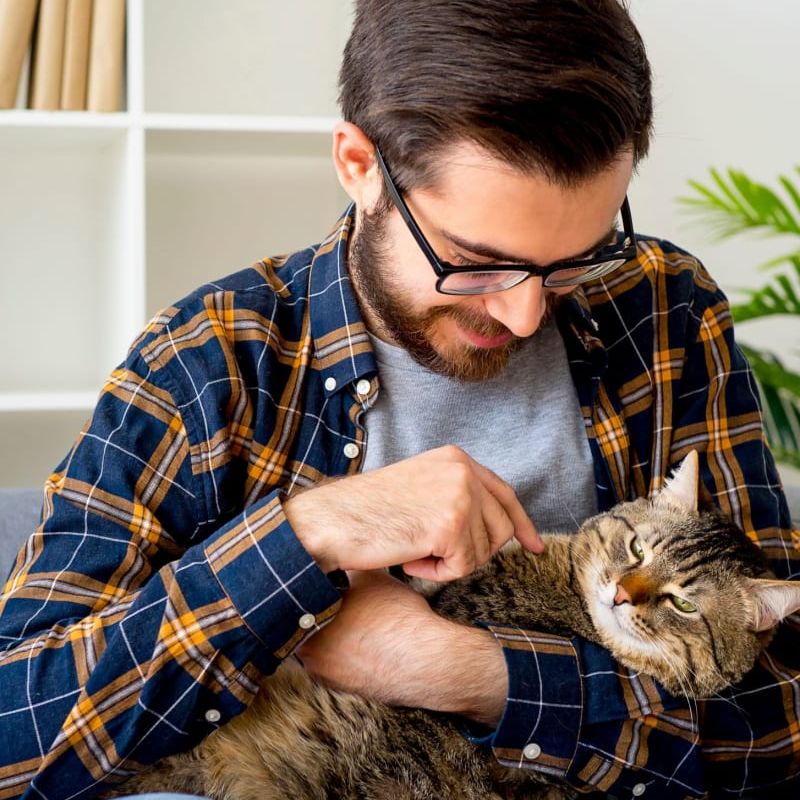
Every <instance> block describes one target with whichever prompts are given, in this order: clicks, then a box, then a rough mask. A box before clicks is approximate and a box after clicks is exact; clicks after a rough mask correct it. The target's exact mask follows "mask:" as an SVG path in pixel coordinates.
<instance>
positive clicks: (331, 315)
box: [0, 214, 800, 798]
mask: <svg viewBox="0 0 800 800" xmlns="http://www.w3.org/2000/svg"><path fill="white" fill-rule="evenodd" d="M351 224H352V217H351V216H350V215H349V214H348V215H345V216H344V217H343V218H342V220H341V221H340V222H339V223H338V225H337V227H336V228H335V230H334V231H333V232H332V234H331V235H330V236H329V237H328V238H327V239H326V240H325V241H324V242H322V244H320V245H318V246H316V247H312V248H309V249H307V250H304V251H302V252H299V253H296V254H294V255H293V256H291V257H288V258H285V257H282V258H273V259H265V260H264V261H261V262H259V263H257V264H255V265H254V266H253V267H252V268H250V269H245V270H243V271H241V272H239V273H237V274H235V275H232V276H230V277H228V278H226V279H225V280H223V281H221V282H219V283H212V284H209V285H207V286H205V287H203V288H202V289H201V290H199V291H197V292H195V293H194V294H192V295H191V296H190V297H188V298H187V299H186V300H184V301H183V302H181V303H180V304H178V305H177V306H175V307H172V308H169V309H167V310H166V311H164V312H163V313H162V314H160V315H159V316H158V317H156V318H155V319H154V320H153V321H152V322H151V323H150V325H149V326H148V327H147V329H146V330H145V331H144V333H143V334H142V336H141V337H140V338H139V339H138V340H137V341H136V342H135V343H134V345H133V346H132V348H131V350H130V353H129V355H128V357H127V360H126V361H125V363H124V364H123V365H122V366H120V367H119V368H118V369H117V370H116V371H114V373H113V374H112V375H111V377H110V379H109V381H108V383H107V384H106V386H105V387H104V389H103V391H102V393H101V395H100V398H99V400H98V403H97V407H96V409H95V412H94V414H93V416H92V419H91V421H90V422H89V423H88V424H87V426H86V427H85V428H84V430H83V431H82V432H81V434H80V436H79V437H78V440H77V442H76V444H75V446H74V447H73V449H72V450H71V452H70V453H69V454H68V455H67V457H66V458H65V460H64V461H63V462H62V463H61V464H60V465H59V466H58V468H57V470H56V472H55V473H54V474H53V475H52V476H51V477H50V479H49V480H48V482H47V484H46V487H45V500H44V511H43V522H42V524H41V525H40V527H39V528H38V529H37V531H36V532H35V533H34V534H33V535H32V536H31V537H30V539H29V540H28V542H27V544H26V545H25V547H24V548H23V549H22V550H21V552H20V553H19V556H18V558H17V561H16V564H15V566H14V568H13V570H12V573H11V575H10V577H9V579H8V581H7V583H6V584H5V588H4V594H3V595H2V598H0V685H1V686H2V692H0V798H7V797H16V796H18V795H22V794H24V796H25V797H34V796H37V797H46V798H74V797H84V798H85V797H92V796H94V795H97V794H99V793H100V792H102V791H103V790H104V789H105V788H107V784H108V783H109V782H113V781H117V780H120V779H124V778H125V777H126V776H129V775H131V774H132V773H133V772H134V771H135V770H138V769H141V768H142V766H143V765H146V764H149V763H152V762H153V761H155V760H157V759H159V758H161V757H163V756H165V755H167V754H169V753H173V752H176V751H180V750H186V749H188V748H190V747H192V746H193V745H194V744H196V743H197V742H198V741H199V740H200V739H202V738H203V737H204V736H206V735H207V734H208V733H209V732H211V731H212V730H213V729H214V728H216V727H217V726H218V725H221V724H224V723H225V722H226V721H228V720H230V719H231V718H232V717H234V716H236V715H237V714H239V713H241V712H242V711H243V710H244V709H245V708H246V706H247V705H248V703H250V701H251V700H252V699H253V697H254V695H255V694H256V692H257V690H258V684H259V680H260V679H261V678H262V677H263V676H265V675H266V674H269V673H270V672H272V671H273V670H274V669H275V668H276V667H277V666H278V664H279V663H280V661H281V659H283V658H284V657H286V656H287V655H288V654H289V653H291V652H292V650H293V648H294V647H295V646H296V645H297V644H298V643H299V642H300V641H301V640H302V639H303V638H304V637H305V636H307V635H309V633H311V632H313V631H315V630H317V629H319V628H320V627H321V626H323V625H325V624H326V623H327V622H328V621H330V620H331V618H332V617H333V616H334V615H335V614H336V611H337V609H338V607H339V604H340V599H341V597H340V593H339V591H338V590H337V589H336V588H335V587H334V586H333V585H332V583H331V582H330V580H329V579H328V578H327V577H326V576H325V575H324V574H323V573H322V572H321V571H320V569H319V568H318V566H317V565H316V564H315V562H314V561H313V560H312V559H311V558H310V556H309V555H308V553H307V552H306V551H305V550H304V548H303V547H302V546H301V545H300V543H299V542H298V540H297V538H296V536H295V534H294V532H293V531H292V529H291V527H290V525H289V524H288V522H287V520H286V517H285V516H284V514H283V511H282V505H281V500H282V497H284V496H285V495H286V494H287V493H291V492H292V490H293V489H294V488H295V487H304V486H310V485H312V484H314V483H315V482H317V481H319V480H320V479H322V478H324V477H326V476H332V475H344V474H351V473H354V472H357V471H358V469H359V467H360V464H361V461H362V458H363V452H364V428H363V415H364V414H365V413H366V412H368V409H369V407H370V405H371V404H372V403H373V402H374V399H375V397H376V393H377V391H378V387H379V381H378V375H377V367H376V363H375V360H374V357H373V354H372V351H371V348H370V344H369V341H368V337H367V333H366V330H365V327H364V323H363V322H362V320H361V317H360V315H359V311H358V306H357V304H356V302H355V298H354V295H353V293H352V288H351V285H350V281H349V278H348V276H347V271H346V243H347V237H348V232H349V231H350V227H351ZM560 325H561V330H562V333H563V336H564V339H565V342H566V346H567V352H568V356H569V360H570V366H571V370H572V375H573V380H574V383H575V386H576V389H577V392H578V397H579V399H580V402H581V405H582V409H583V416H584V419H585V425H586V433H587V436H588V439H589V443H590V447H591V450H592V454H593V458H594V463H595V473H596V481H597V493H598V499H599V506H600V508H601V509H606V508H608V507H610V506H611V505H613V504H614V503H615V502H617V501H618V500H621V499H625V498H630V497H633V496H637V495H644V494H646V493H648V492H650V491H652V490H654V489H657V488H659V487H660V486H661V485H662V483H663V481H664V477H665V475H666V474H667V473H668V471H669V468H670V466H671V465H674V464H675V463H676V462H677V461H678V460H679V459H681V458H682V457H683V456H684V455H685V454H686V453H687V452H688V451H689V450H690V449H692V448H697V449H699V450H700V451H701V453H702V455H701V467H702V477H703V480H704V482H705V484H706V486H707V488H708V489H709V490H710V491H711V492H712V493H713V495H714V496H715V498H716V500H717V501H718V503H719V504H720V506H721V507H722V508H723V509H724V510H725V511H726V512H728V513H729V514H730V515H732V517H733V518H734V519H735V520H736V521H737V522H738V523H739V524H740V525H741V526H742V527H743V528H744V529H745V530H746V531H747V532H748V533H749V534H750V535H751V536H753V537H754V538H756V539H757V540H758V541H759V543H760V544H761V545H762V547H763V548H764V549H765V550H766V552H767V554H768V556H769V557H770V559H771V562H772V565H773V567H774V569H775V572H776V573H777V574H778V575H779V576H782V577H787V576H792V577H794V576H796V575H797V574H798V566H797V563H798V553H797V551H796V550H795V548H794V547H793V544H792V539H791V531H790V523H789V515H788V510H787V507H786V503H785V500H784V498H783V495H782V493H781V490H780V488H779V481H778V477H777V474H776V471H775V467H774V464H773V461H772V458H771V456H770V454H769V452H768V451H767V449H766V448H765V446H764V441H763V437H762V432H761V425H760V417H759V411H758V401H757V395H756V388H755V386H754V384H753V380H752V377H751V375H750V373H749V371H748V368H747V365H746V363H745V361H744V359H743V358H742V355H741V353H740V352H739V350H738V349H737V348H736V347H735V345H734V342H733V334H732V328H731V317H730V313H729V310H728V306H727V304H726V301H725V298H724V297H723V295H722V294H721V293H720V291H719V290H718V289H717V287H716V286H715V284H714V283H713V281H712V280H711V279H710V278H709V276H708V274H707V273H706V272H705V270H704V269H703V267H702V266H701V265H700V264H699V263H698V262H697V261H696V260H695V259H693V258H692V257H691V256H689V255H688V254H686V253H684V252H682V251H680V250H678V249H676V248H675V247H673V246H672V245H670V244H668V243H665V242H661V241H658V240H654V239H643V240H642V241H641V246H640V257H639V258H638V260H637V261H635V262H631V263H629V264H627V265H626V266H624V267H623V268H622V269H620V270H619V271H618V272H616V273H614V274H613V275H611V276H610V277H607V278H605V279H603V280H599V281H597V282H594V283H592V284H588V285H586V286H585V287H584V290H583V291H580V292H578V293H577V294H576V296H575V298H574V299H572V300H570V301H569V302H567V304H566V305H565V307H564V308H563V315H562V317H561V319H560ZM365 382H366V383H365ZM367 386H368V391H367V390H366V387H367ZM356 387H358V390H357V389H356ZM489 628H490V630H491V631H492V632H493V633H494V634H495V636H496V637H497V640H498V641H499V643H500V644H501V645H502V647H503V649H504V652H505V654H506V658H507V663H508V668H509V676H510V694H509V699H508V703H507V705H506V711H505V714H504V716H503V718H502V721H501V722H500V724H499V726H498V728H497V729H496V731H495V732H494V733H493V734H492V735H491V736H490V737H488V738H487V740H486V741H487V743H488V744H489V745H491V747H492V748H493V749H494V753H495V754H496V757H497V758H498V759H499V761H500V762H501V763H503V764H507V765H512V766H515V767H522V768H526V769H532V770H538V771H541V772H544V773H547V774H549V775H554V776H558V777H561V778H564V779H566V780H568V781H569V782H570V783H572V784H573V785H574V786H576V787H578V788H579V789H581V790H583V791H588V790H600V791H603V792H607V793H609V794H611V795H613V796H617V797H630V796H631V795H632V794H633V795H634V796H638V795H640V794H642V793H643V792H646V795H647V797H649V798H650V797H684V796H686V797H693V796H698V795H701V794H703V792H704V791H707V790H708V789H709V787H717V788H720V789H722V790H724V791H725V792H731V793H733V794H734V795H735V794H737V793H739V792H740V791H741V790H744V789H746V788H748V787H765V786H767V785H770V784H775V783H777V782H780V781H782V780H784V779H785V778H786V777H787V776H789V775H791V774H794V773H795V772H797V770H798V759H800V685H798V681H797V674H798V668H800V639H798V633H797V625H796V624H795V622H790V623H787V624H784V625H783V626H782V627H781V629H780V632H779V634H778V636H777V637H776V639H775V641H774V642H773V644H772V646H771V647H770V649H769V651H768V652H767V653H766V654H765V655H764V657H763V658H762V659H761V661H760V663H759V664H758V666H757V667H756V668H755V669H754V670H753V671H752V672H751V674H750V675H748V676H747V678H746V679H745V680H744V681H743V682H742V684H741V685H739V686H737V687H735V688H734V689H732V690H731V691H729V692H725V693H723V694H722V695H720V696H718V697H714V698H712V699H710V700H707V701H705V702H703V703H702V704H700V706H699V707H698V706H697V705H694V704H692V705H691V706H689V705H687V703H686V701H685V700H682V699H677V698H674V697H670V696H669V695H667V694H666V693H665V692H664V691H663V690H662V689H661V688H659V686H657V685H656V684H655V683H654V682H653V681H652V680H649V679H647V678H645V677H643V676H636V675H633V674H631V673H629V672H628V671H626V670H624V669H622V668H621V667H620V666H619V665H617V664H616V663H614V662H613V660H612V659H611V658H610V656H609V654H608V653H607V652H606V651H605V650H603V649H601V648H599V647H597V646H594V645H591V644H589V643H587V642H585V641H582V640H580V639H577V638H576V639H571V640H570V639H568V638H562V637H559V636H552V635H545V634H541V633H537V632H534V631H527V630H521V629H517V628H511V627H508V626H506V625H503V620H495V621H492V623H491V624H490V625H489Z"/></svg>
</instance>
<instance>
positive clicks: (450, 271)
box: [375, 146, 637, 295]
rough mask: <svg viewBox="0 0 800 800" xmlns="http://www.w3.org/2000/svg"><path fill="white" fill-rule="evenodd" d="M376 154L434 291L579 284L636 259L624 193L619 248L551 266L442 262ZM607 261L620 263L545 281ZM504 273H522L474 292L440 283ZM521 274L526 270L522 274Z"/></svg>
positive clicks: (457, 292)
mask: <svg viewBox="0 0 800 800" xmlns="http://www.w3.org/2000/svg"><path fill="white" fill-rule="evenodd" d="M375 155H376V157H377V159H378V166H379V167H380V170H381V174H382V175H383V179H384V182H385V183H386V188H387V189H388V191H389V197H390V198H391V199H392V202H393V203H394V205H395V207H396V208H397V210H398V211H399V212H400V216H401V217H402V218H403V221H404V222H405V223H406V226H407V227H408V229H409V231H411V235H412V236H413V237H414V239H415V240H416V242H417V244H418V245H419V248H420V250H422V252H423V253H424V254H425V257H426V258H427V259H428V262H429V263H430V265H431V267H432V268H433V271H434V272H435V273H436V276H437V280H436V291H437V292H439V293H440V294H449V295H466V294H491V293H493V292H502V291H505V290H506V289H511V288H512V287H513V286H519V284H520V283H522V282H523V281H525V280H527V279H528V278H530V277H539V278H542V284H543V285H544V286H548V287H551V288H552V287H563V286H572V285H576V284H579V283H586V282H587V281H590V280H594V279H595V278H599V277H601V276H603V275H607V274H609V273H610V272H613V271H614V270H615V269H619V267H620V266H622V264H623V263H625V262H626V261H630V260H632V259H634V258H636V253H637V250H636V234H635V233H634V230H633V217H632V216H631V209H630V205H629V203H628V196H627V195H625V199H624V200H623V201H622V206H621V207H620V216H621V217H622V229H623V239H622V243H623V247H622V248H621V249H617V250H614V251H610V250H605V249H604V250H602V251H601V252H600V253H595V255H593V256H590V257H588V258H575V259H565V260H563V261H557V262H555V263H553V264H550V266H547V267H541V266H539V265H538V264H492V263H490V264H486V265H485V266H483V265H481V266H477V267H464V266H458V265H456V264H451V263H449V262H447V261H442V260H441V259H440V258H439V256H437V255H436V252H435V251H434V249H433V247H431V244H430V242H429V241H428V240H427V239H426V238H425V234H424V233H423V232H422V229H421V228H420V227H419V225H418V224H417V221H416V220H415V219H414V216H413V214H412V213H411V209H409V207H408V205H407V204H406V202H405V200H403V197H402V195H401V194H400V191H399V189H398V188H397V184H396V183H395V182H394V178H392V174H391V172H390V171H389V167H388V165H387V164H386V161H385V160H384V158H383V155H382V154H381V151H380V149H379V148H378V147H377V146H376V147H375ZM610 262H620V263H614V264H613V265H612V266H610V267H609V269H607V270H605V271H603V270H599V271H595V272H587V273H586V274H585V275H580V276H577V277H575V278H574V279H571V280H570V281H569V282H568V283H566V282H556V283H551V284H548V282H547V278H548V276H550V275H552V274H553V273H555V272H560V271H561V270H565V269H566V270H584V269H585V270H589V269H590V268H591V267H595V266H600V265H601V264H609V263H610ZM479 272H480V273H493V272H496V273H503V272H515V273H519V274H520V275H522V277H520V279H519V280H517V281H514V282H513V283H511V284H509V285H507V286H500V287H498V288H496V289H486V288H483V289H480V290H478V291H475V292H469V291H453V290H449V291H448V290H447V288H442V284H443V283H444V281H445V280H446V279H447V278H448V277H449V276H450V275H466V274H469V273H479ZM523 273H527V274H524V275H523Z"/></svg>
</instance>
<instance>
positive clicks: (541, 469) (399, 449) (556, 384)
mask: <svg viewBox="0 0 800 800" xmlns="http://www.w3.org/2000/svg"><path fill="white" fill-rule="evenodd" d="M372 344H373V346H374V348H375V355H376V357H377V360H378V369H379V374H380V393H379V395H378V398H377V400H376V401H375V404H374V405H373V407H372V408H371V409H370V410H369V411H368V412H367V413H366V414H365V416H364V420H365V425H366V431H367V442H366V454H365V458H364V466H363V469H364V470H370V469H377V468H378V467H383V466H386V465H387V464H393V463H394V462H396V461H399V460H401V459H403V458H408V457H409V456H413V455H416V454H417V453H422V452H424V451H426V450H432V449H434V448H436V447H440V446H442V445H445V444H455V445H458V446H459V447H461V448H463V449H464V450H466V451H467V452H468V453H469V454H470V456H472V457H473V458H474V459H475V460H476V461H478V462H480V463H481V464H484V465H485V466H487V467H488V468H489V469H491V470H493V471H494V472H496V473H497V474H498V475H500V477H501V478H503V479H504V480H506V481H508V482H509V483H510V484H511V485H512V486H513V487H514V489H515V490H516V492H517V496H518V497H519V498H520V501H521V502H522V505H523V506H524V507H525V509H526V510H527V511H528V513H529V514H530V516H531V519H533V521H534V523H535V524H536V525H537V527H538V529H539V530H540V531H572V530H575V528H576V527H577V525H578V524H580V523H581V522H582V521H583V520H584V519H586V518H587V517H590V516H592V515H593V514H596V513H597V495H596V490H595V478H594V466H593V464H592V457H591V453H590V450H589V442H588V440H587V438H586V434H585V432H584V424H583V417H582V415H581V411H580V407H579V405H578V399H577V395H576V394H575V388H574V386H573V384H572V380H571V378H570V372H569V364H568V362H567V354H566V349H565V347H564V342H563V341H562V339H561V335H560V333H559V331H558V328H557V326H556V325H555V324H552V323H551V324H549V325H547V326H546V327H545V328H543V329H542V330H541V331H540V332H539V333H537V334H536V335H535V336H533V337H532V338H531V339H530V340H528V341H527V342H526V343H525V345H524V346H523V348H522V349H521V350H519V351H518V352H516V353H514V354H513V355H512V356H511V359H510V360H509V364H508V366H507V368H506V369H505V370H504V371H503V372H502V373H501V374H500V375H498V376H497V377H495V378H493V379H491V380H487V381H482V382H476V383H465V382H460V381H456V380H453V379H451V378H446V377H443V376H441V375H437V374H436V373H434V372H431V371H430V370H428V369H425V368H424V367H421V366H420V365H419V364H417V363H416V362H415V361H414V360H413V359H412V358H411V356H410V355H409V354H408V353H407V352H406V351H405V350H403V349H402V348H400V347H394V346H392V345H389V344H387V343H386V342H383V341H381V340H379V339H376V338H375V337H372Z"/></svg>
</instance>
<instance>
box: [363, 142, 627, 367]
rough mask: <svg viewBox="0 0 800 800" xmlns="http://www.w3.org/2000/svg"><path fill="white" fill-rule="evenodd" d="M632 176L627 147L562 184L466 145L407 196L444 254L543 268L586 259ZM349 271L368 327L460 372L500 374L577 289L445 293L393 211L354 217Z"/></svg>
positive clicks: (460, 260)
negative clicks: (583, 178)
mask: <svg viewBox="0 0 800 800" xmlns="http://www.w3.org/2000/svg"><path fill="white" fill-rule="evenodd" d="M390 166H391V165H390ZM631 172H632V159H631V157H630V155H627V154H626V155H624V156H622V157H621V158H620V160H619V161H617V162H616V163H615V164H613V165H612V166H611V167H610V168H609V169H608V170H607V171H605V172H603V173H602V174H600V175H598V176H596V177H595V178H592V179H591V180H589V181H587V182H586V183H584V184H581V185H580V186H577V187H570V188H565V187H561V186H556V185H554V184H552V183H549V182H548V181H547V180H545V179H544V178H543V177H541V176H537V175H530V174H524V173H520V172H518V171H516V170H514V169H513V168H511V167H510V166H508V165H507V164H505V163H503V162H501V161H498V160H496V159H495V158H493V157H491V156H489V155H487V154H486V153H485V152H484V151H482V150H479V149H478V148H476V147H475V146H473V145H466V144H465V145H460V146H458V147H454V148H453V149H452V150H451V151H450V152H449V153H448V154H447V156H446V157H445V158H444V159H443V160H442V167H441V172H440V177H439V180H438V181H437V184H436V186H435V187H434V188H431V189H418V190H412V191H411V192H409V193H408V195H406V196H405V199H406V201H407V203H408V205H409V208H410V209H411V213H412V214H413V215H414V217H415V219H416V220H417V222H418V224H419V225H420V227H421V228H422V230H423V232H424V233H425V236H426V238H427V239H428V241H429V242H430V244H431V246H432V247H433V249H434V251H435V252H436V254H437V255H438V257H439V259H440V260H441V261H449V262H451V263H453V264H456V265H458V264H481V265H491V264H492V263H513V262H520V263H524V262H529V263H534V264H539V265H542V266H546V265H548V264H550V263H552V262H554V261H560V260H562V259H566V258H575V257H579V256H583V255H588V253H587V252H586V251H587V249H588V248H590V247H591V246H593V245H594V244H596V243H597V242H598V241H599V240H600V239H601V238H602V237H603V236H604V235H605V234H607V233H609V231H610V229H611V227H612V224H613V222H614V220H615V218H616V216H617V212H618V210H619V207H620V206H621V205H622V201H623V199H624V196H625V192H626V190H627V187H628V183H629V181H630V177H631ZM489 252H493V253H495V255H496V256H499V255H502V256H503V258H498V257H494V258H492V257H490V256H489V255H488V253H489ZM350 270H351V275H352V278H353V282H354V285H355V289H356V294H357V295H358V298H359V300H360V302H361V305H362V308H363V310H364V313H365V317H366V320H367V325H368V327H369V328H370V330H371V332H372V333H374V334H375V335H376V336H378V337H380V338H382V339H384V340H385V341H388V342H391V343H394V344H397V345H399V346H401V347H404V348H405V349H406V350H408V351H409V353H410V354H411V355H412V356H413V357H414V358H415V359H416V360H417V361H418V362H419V363H421V364H423V365H424V366H426V367H428V368H429V369H432V370H434V371H436V372H439V373H441V374H444V375H448V376H450V377H453V378H458V379H460V380H471V381H478V380H485V379H487V378H490V377H493V376H494V375H497V374H498V373H499V372H501V371H502V370H503V369H504V367H505V366H506V364H507V362H508V358H509V355H510V354H511V353H512V352H513V351H514V350H515V349H517V348H519V347H520V346H521V345H522V344H523V343H524V341H525V340H526V339H527V338H529V337H530V336H532V335H533V334H534V333H536V331H537V330H538V329H539V328H540V327H541V326H542V325H543V324H544V322H545V321H546V320H547V319H548V317H549V316H550V315H551V314H552V312H553V311H554V309H555V307H556V305H557V303H558V301H559V300H560V299H561V298H563V296H564V295H566V294H568V293H569V292H570V291H571V289H570V288H569V287H567V288H560V289H545V288H543V286H542V281H541V279H540V278H529V279H528V280H526V281H524V282H523V283H521V284H519V285H518V286H515V287H513V288H511V289H507V290H505V291H503V292H496V293H493V294H488V295H477V296H470V297H456V296H450V295H443V294H439V293H438V292H437V291H436V288H435V285H436V275H435V273H434V272H433V270H432V269H431V266H430V264H429V263H428V261H427V259H426V258H425V256H424V254H423V253H422V251H421V250H420V249H419V246H418V245H417V243H416V241H415V240H414V239H413V237H412V235H411V233H410V231H409V230H408V228H407V227H406V224H405V222H404V221H403V220H402V218H401V217H400V215H399V213H398V212H397V210H396V209H395V208H394V207H391V208H389V209H383V210H381V209H380V208H379V209H378V210H377V211H375V212H372V213H364V212H361V213H360V214H359V218H358V220H357V225H356V232H355V235H354V238H353V242H352V246H351V250H350Z"/></svg>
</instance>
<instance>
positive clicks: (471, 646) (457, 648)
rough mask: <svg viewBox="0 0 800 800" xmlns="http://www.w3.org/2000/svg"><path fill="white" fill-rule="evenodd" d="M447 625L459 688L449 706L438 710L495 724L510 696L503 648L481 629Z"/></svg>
mask: <svg viewBox="0 0 800 800" xmlns="http://www.w3.org/2000/svg"><path fill="white" fill-rule="evenodd" d="M446 624H447V626H448V629H447V633H446V634H445V635H446V637H447V638H448V644H447V649H448V653H449V654H450V657H449V658H448V659H447V662H448V664H449V666H450V667H451V668H452V682H453V685H454V686H455V687H457V689H456V691H454V693H453V694H452V696H450V698H449V700H450V703H449V706H450V707H447V708H441V709H439V710H441V711H446V712H449V713H454V714H460V715H461V716H464V717H468V718H469V719H472V720H474V721H476V722H480V723H483V724H484V725H490V726H492V727H495V726H496V725H497V724H498V723H499V721H500V718H501V717H502V716H503V711H504V709H505V705H506V699H507V697H508V670H507V667H506V661H505V657H504V656H503V649H502V648H501V647H500V645H499V644H498V642H497V640H496V639H495V637H494V636H493V635H492V634H491V633H489V632H488V631H485V630H482V629H480V628H471V627H468V626H466V625H460V624H457V623H451V622H447V623H446Z"/></svg>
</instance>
